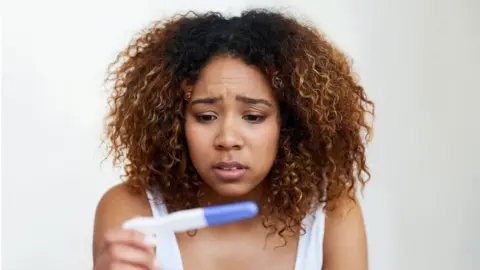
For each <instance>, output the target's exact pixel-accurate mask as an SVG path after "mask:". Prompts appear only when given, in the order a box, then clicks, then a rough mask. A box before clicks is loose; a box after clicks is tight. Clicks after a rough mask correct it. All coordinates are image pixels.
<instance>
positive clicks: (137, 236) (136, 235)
mask: <svg viewBox="0 0 480 270" xmlns="http://www.w3.org/2000/svg"><path fill="white" fill-rule="evenodd" d="M128 239H129V240H130V241H132V242H141V241H142V240H143V235H142V234H141V233H140V232H137V231H133V230H132V231H129V234H128Z"/></svg>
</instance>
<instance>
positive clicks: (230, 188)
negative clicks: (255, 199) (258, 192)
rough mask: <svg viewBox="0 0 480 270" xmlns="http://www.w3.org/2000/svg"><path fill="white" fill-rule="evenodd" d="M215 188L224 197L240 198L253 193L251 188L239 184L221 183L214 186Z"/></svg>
mask: <svg viewBox="0 0 480 270" xmlns="http://www.w3.org/2000/svg"><path fill="white" fill-rule="evenodd" d="M213 190H214V191H215V192H216V193H217V194H218V195H220V196H222V197H229V198H239V197H244V196H247V195H248V194H250V193H251V191H252V189H251V188H245V187H242V186H238V185H221V186H216V187H213Z"/></svg>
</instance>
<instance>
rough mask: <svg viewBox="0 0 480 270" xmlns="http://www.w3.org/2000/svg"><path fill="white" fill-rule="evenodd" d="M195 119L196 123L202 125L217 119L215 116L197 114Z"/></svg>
mask: <svg viewBox="0 0 480 270" xmlns="http://www.w3.org/2000/svg"><path fill="white" fill-rule="evenodd" d="M196 118H197V121H198V122H202V123H206V122H211V121H213V120H215V119H217V117H216V116H215V115H211V114H198V115H196Z"/></svg>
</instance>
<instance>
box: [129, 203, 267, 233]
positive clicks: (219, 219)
mask: <svg viewBox="0 0 480 270" xmlns="http://www.w3.org/2000/svg"><path fill="white" fill-rule="evenodd" d="M257 214H258V207H257V204H256V203H254V202H241V203H232V204H225V205H219V206H209V207H202V208H195V209H189V210H182V211H177V212H173V213H171V214H168V215H166V216H162V217H137V218H133V219H131V220H128V221H126V222H125V223H124V224H123V228H124V229H132V230H137V231H140V232H143V233H145V234H155V233H156V232H158V231H159V230H171V231H174V232H184V231H188V230H194V229H200V228H204V227H209V226H216V225H222V224H227V223H232V222H236V221H241V220H245V219H250V218H253V217H255V216H256V215H257Z"/></svg>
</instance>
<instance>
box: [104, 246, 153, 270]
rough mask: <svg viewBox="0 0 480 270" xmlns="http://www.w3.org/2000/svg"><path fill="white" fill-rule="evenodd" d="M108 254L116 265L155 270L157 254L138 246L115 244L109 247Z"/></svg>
mask: <svg viewBox="0 0 480 270" xmlns="http://www.w3.org/2000/svg"><path fill="white" fill-rule="evenodd" d="M107 252H108V253H109V255H110V258H111V260H112V261H113V262H115V263H124V264H125V263H126V264H132V265H135V266H142V267H144V268H145V267H146V268H147V269H155V267H154V266H155V254H154V253H153V252H150V251H146V250H144V249H142V248H138V247H136V246H131V245H126V244H115V245H110V246H109V247H108V250H107Z"/></svg>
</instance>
